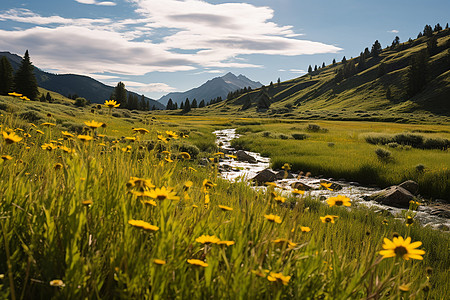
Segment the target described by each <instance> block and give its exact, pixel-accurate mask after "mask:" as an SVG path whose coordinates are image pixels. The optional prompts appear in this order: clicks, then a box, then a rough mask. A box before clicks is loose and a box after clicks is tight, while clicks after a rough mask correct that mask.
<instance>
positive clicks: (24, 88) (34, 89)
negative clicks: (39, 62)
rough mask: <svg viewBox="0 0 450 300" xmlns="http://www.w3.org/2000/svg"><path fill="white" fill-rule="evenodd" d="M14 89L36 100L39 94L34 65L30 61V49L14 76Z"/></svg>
mask: <svg viewBox="0 0 450 300" xmlns="http://www.w3.org/2000/svg"><path fill="white" fill-rule="evenodd" d="M14 89H15V91H16V92H18V93H20V94H23V95H25V96H27V97H28V98H30V99H32V100H34V99H36V97H37V96H38V95H39V91H38V85H37V81H36V77H35V76H34V66H33V64H32V63H31V61H30V55H29V54H28V50H27V51H26V52H25V55H24V57H23V59H22V63H21V64H20V67H19V69H18V70H17V72H16V75H15V77H14Z"/></svg>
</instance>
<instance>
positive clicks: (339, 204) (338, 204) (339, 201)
mask: <svg viewBox="0 0 450 300" xmlns="http://www.w3.org/2000/svg"><path fill="white" fill-rule="evenodd" d="M334 204H336V205H337V206H341V205H342V204H344V202H343V201H342V200H338V201H336V202H335V203H334Z"/></svg>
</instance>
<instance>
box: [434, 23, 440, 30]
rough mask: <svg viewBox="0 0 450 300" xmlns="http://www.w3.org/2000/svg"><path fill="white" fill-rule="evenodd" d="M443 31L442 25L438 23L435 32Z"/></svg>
mask: <svg viewBox="0 0 450 300" xmlns="http://www.w3.org/2000/svg"><path fill="white" fill-rule="evenodd" d="M441 30H442V26H441V24H439V23H437V24H436V26H434V32H438V31H441Z"/></svg>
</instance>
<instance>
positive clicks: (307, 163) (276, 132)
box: [233, 121, 450, 200]
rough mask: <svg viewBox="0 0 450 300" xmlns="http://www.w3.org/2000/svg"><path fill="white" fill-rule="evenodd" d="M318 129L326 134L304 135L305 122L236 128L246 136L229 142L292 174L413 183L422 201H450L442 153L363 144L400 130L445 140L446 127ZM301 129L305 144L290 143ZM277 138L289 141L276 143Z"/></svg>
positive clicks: (343, 125) (341, 125)
mask: <svg viewBox="0 0 450 300" xmlns="http://www.w3.org/2000/svg"><path fill="white" fill-rule="evenodd" d="M318 124H319V125H320V126H321V127H322V129H326V132H311V131H307V130H306V128H307V126H308V125H307V124H306V123H305V124H303V125H299V124H280V123H274V124H266V125H255V126H245V127H238V128H237V131H238V132H240V133H245V132H247V133H246V134H244V135H243V136H242V137H240V138H239V139H238V140H235V141H233V145H235V146H238V147H240V148H243V149H249V150H252V151H254V152H259V153H261V154H262V155H264V156H269V157H270V158H271V164H272V167H273V168H275V169H280V168H281V166H283V165H284V164H285V163H289V164H291V165H292V169H293V170H294V171H297V172H298V171H303V172H305V173H306V172H311V173H312V174H313V176H314V175H316V176H317V175H324V176H326V177H333V178H336V179H340V178H345V179H346V180H349V181H357V182H360V183H364V184H377V185H379V186H381V187H385V186H388V185H394V184H399V183H401V182H402V181H405V180H409V179H412V180H415V181H417V182H418V183H419V187H420V188H419V191H420V193H421V194H422V195H423V196H425V197H433V198H440V199H447V200H449V199H450V198H449V195H450V170H449V169H448V166H449V165H450V153H449V150H448V149H447V150H437V149H434V150H433V149H430V150H428V149H427V150H423V149H415V148H411V147H408V146H399V147H397V148H390V147H388V146H380V145H372V144H369V143H367V142H366V141H365V137H366V136H367V134H368V133H371V134H372V135H374V133H378V134H385V135H386V134H388V136H390V135H389V134H394V133H401V132H405V131H409V132H411V131H422V132H426V133H420V135H423V136H424V137H426V138H434V139H438V138H442V139H448V138H449V136H450V134H449V129H450V128H449V126H439V125H401V124H387V123H369V122H335V121H328V122H319V123H318ZM293 125H294V126H293ZM301 130H303V133H305V134H306V135H307V136H308V137H307V138H306V139H304V140H295V139H293V138H292V137H291V136H292V133H298V132H301ZM265 132H269V133H265ZM280 134H283V135H284V136H289V137H291V138H290V139H287V140H286V139H282V138H280ZM330 143H331V144H330ZM379 147H382V148H383V149H386V150H387V149H388V150H389V151H390V152H391V153H392V155H391V158H390V159H389V160H382V159H379V158H378V157H377V155H376V153H375V150H376V149H377V148H379ZM420 164H421V165H424V166H425V169H424V171H423V172H419V171H417V170H416V166H417V165H420Z"/></svg>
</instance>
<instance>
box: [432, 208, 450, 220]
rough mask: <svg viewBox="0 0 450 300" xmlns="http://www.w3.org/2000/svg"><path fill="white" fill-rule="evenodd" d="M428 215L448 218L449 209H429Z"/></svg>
mask: <svg viewBox="0 0 450 300" xmlns="http://www.w3.org/2000/svg"><path fill="white" fill-rule="evenodd" d="M430 215H432V216H437V217H440V218H445V219H450V211H448V210H446V209H443V208H437V209H433V210H431V211H430Z"/></svg>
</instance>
